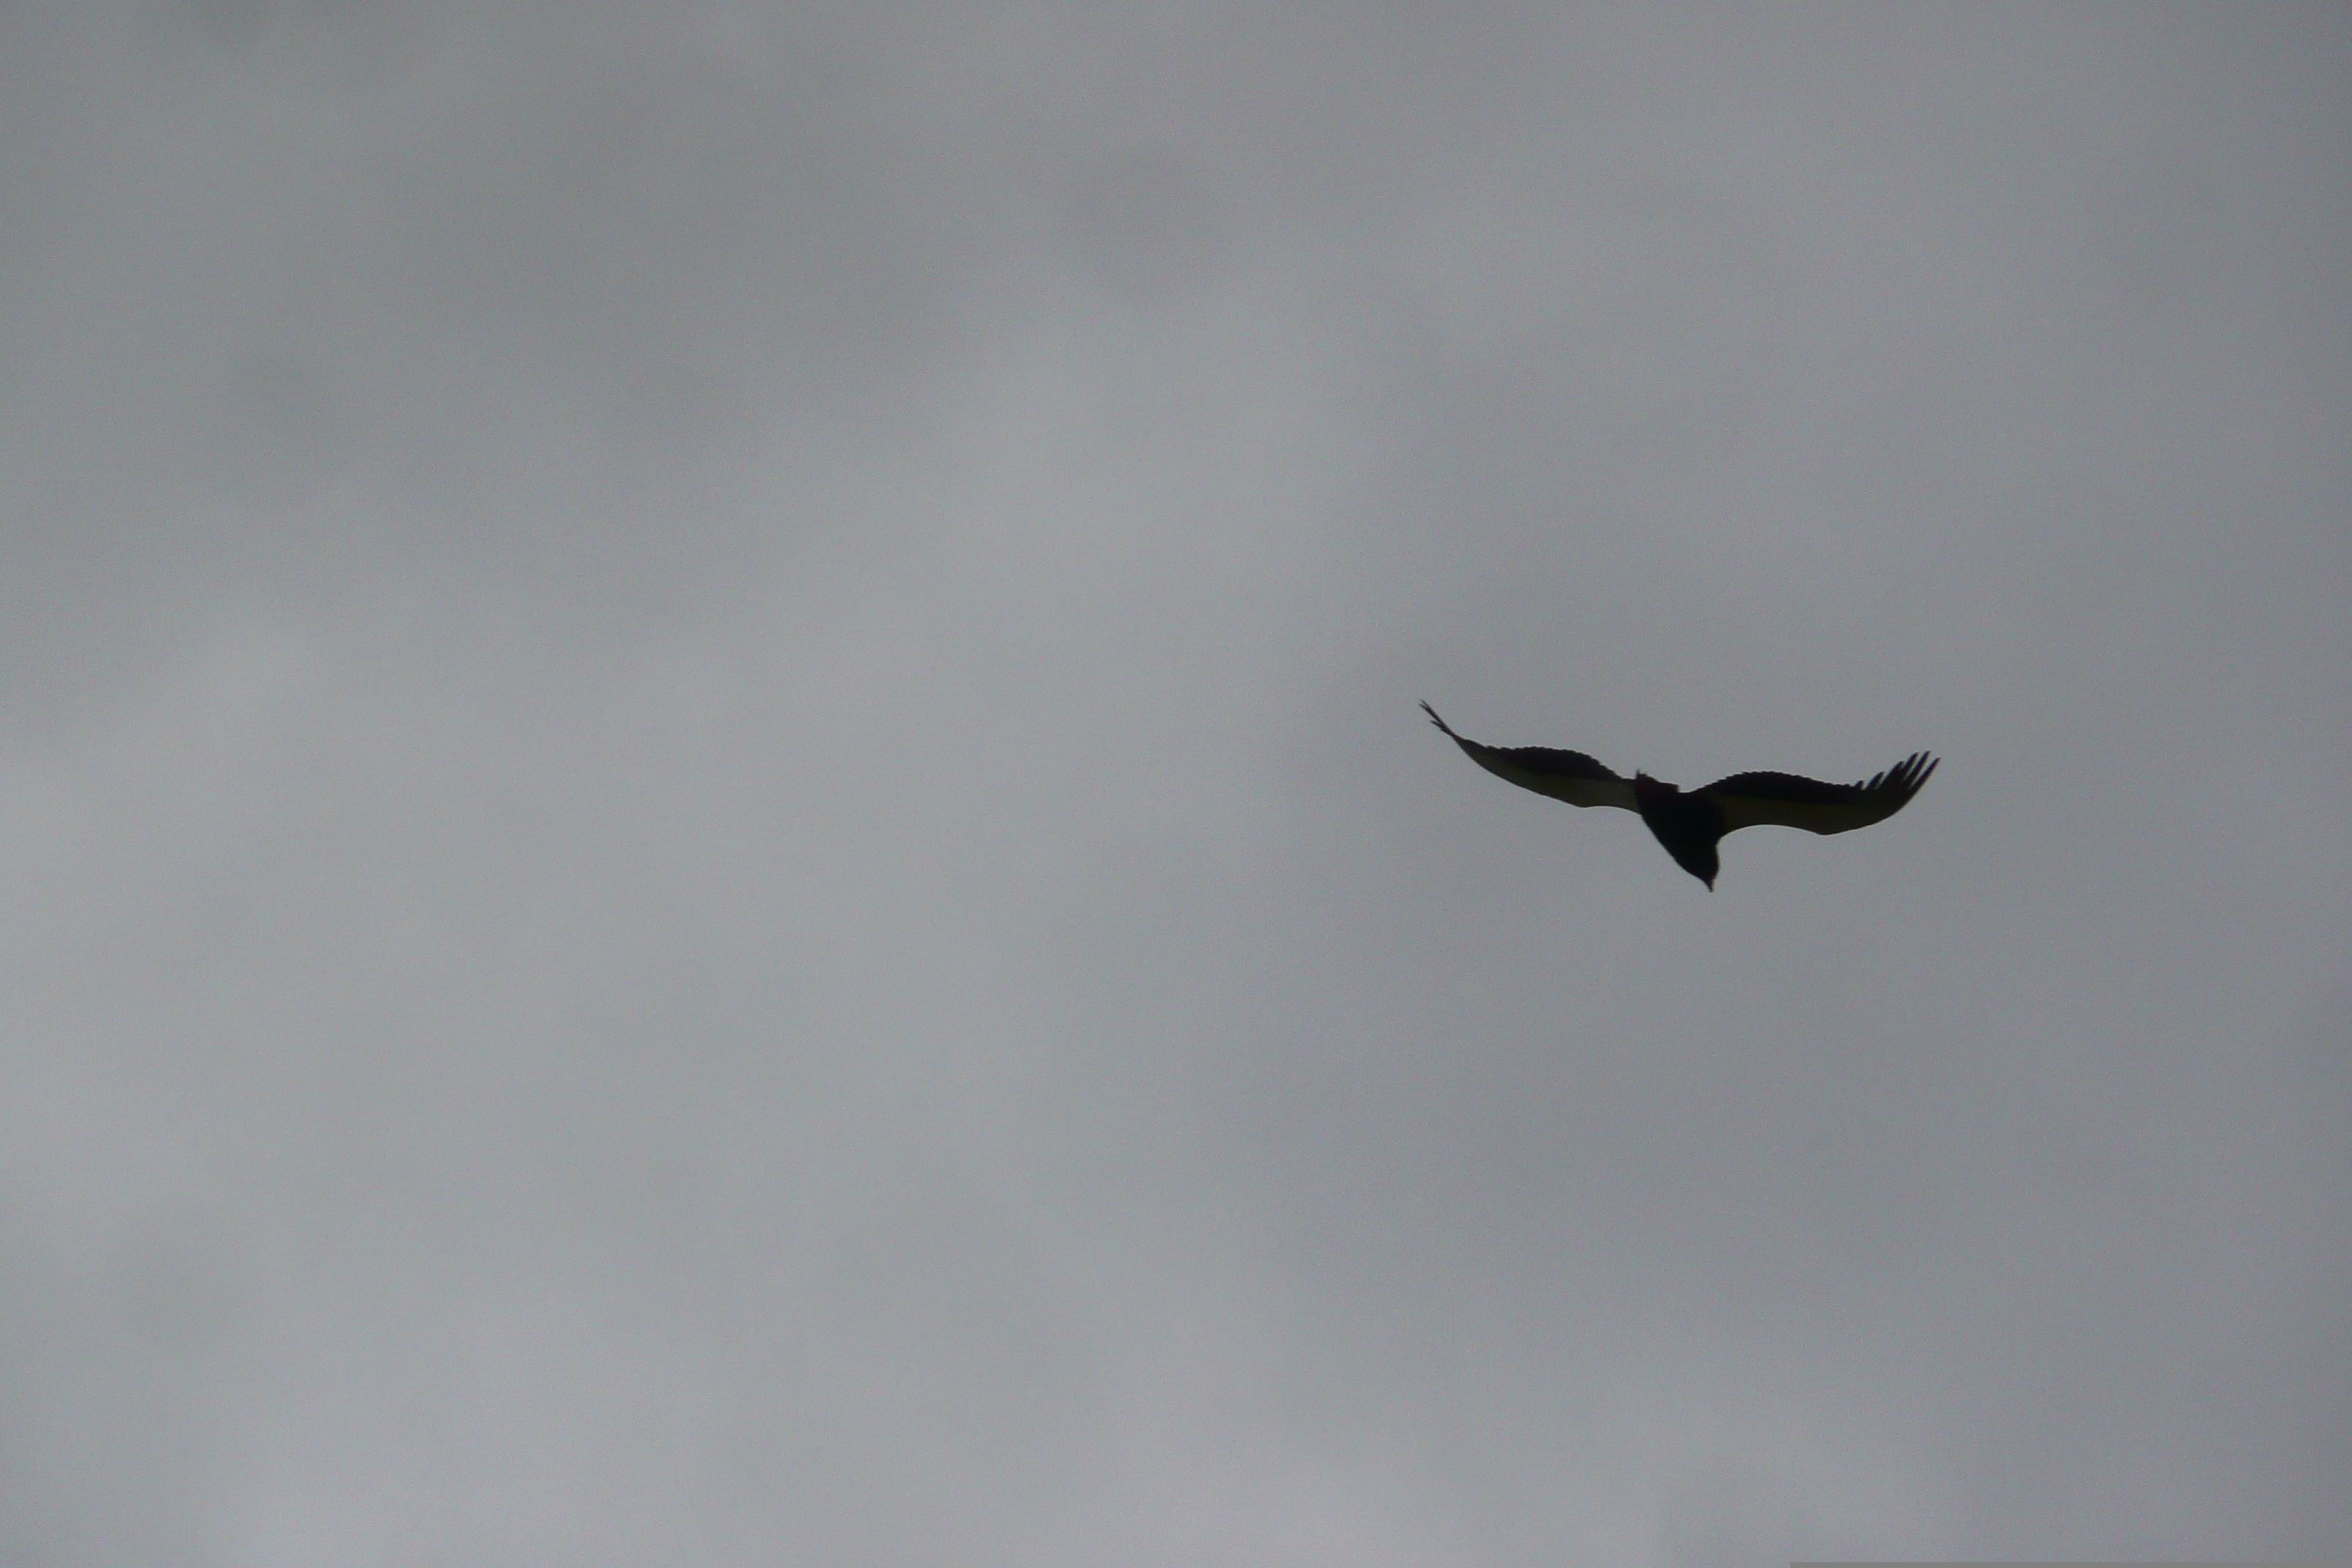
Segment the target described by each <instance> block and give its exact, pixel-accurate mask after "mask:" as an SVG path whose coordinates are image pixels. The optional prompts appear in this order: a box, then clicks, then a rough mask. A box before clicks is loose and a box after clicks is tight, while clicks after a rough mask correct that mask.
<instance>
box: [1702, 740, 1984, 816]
mask: <svg viewBox="0 0 2352 1568" xmlns="http://www.w3.org/2000/svg"><path fill="white" fill-rule="evenodd" d="M1936 763H1937V759H1936V758H1934V757H1931V756H1929V755H1928V754H1927V752H1912V753H1911V755H1909V756H1907V757H1906V758H1904V759H1903V760H1902V761H1901V762H1899V763H1895V765H1894V766H1893V767H1891V768H1889V769H1887V770H1886V771H1885V773H1880V774H1879V775H1878V776H1877V777H1876V778H1874V779H1872V780H1871V781H1870V782H1869V783H1867V784H1822V783H1820V782H1819V781H1817V780H1814V779H1801V778H1799V777H1797V776H1796V775H1795V774H1793V773H1734V774H1732V775H1731V776H1730V777H1729V778H1727V779H1717V780H1716V781H1715V782H1714V783H1713V784H1709V785H1707V786H1706V788H1705V789H1702V790H1695V791H1693V792H1692V793H1693V794H1695V795H1704V796H1706V798H1707V799H1709V800H1711V801H1713V802H1714V803H1715V804H1716V805H1717V808H1718V809H1720V810H1721V811H1722V813H1723V830H1724V831H1725V832H1726V833H1737V832H1738V831H1739V829H1741V828H1743V827H1761V826H1767V825H1771V826H1780V827H1801V828H1803V829H1804V830H1805V831H1806V832H1808V833H1848V832H1851V831H1853V829H1854V828H1857V827H1867V826H1870V825H1871V824H1872V823H1874V822H1884V821H1885V820H1886V819H1887V818H1888V817H1890V816H1894V815H1895V813H1896V812H1898V811H1900V810H1902V809H1903V808H1904V806H1905V805H1908V804H1909V803H1910V799H1911V797H1912V796H1913V795H1917V794H1918V793H1919V786H1920V785H1921V784H1926V783H1927V775H1928V774H1929V773H1934V772H1935V771H1936Z"/></svg>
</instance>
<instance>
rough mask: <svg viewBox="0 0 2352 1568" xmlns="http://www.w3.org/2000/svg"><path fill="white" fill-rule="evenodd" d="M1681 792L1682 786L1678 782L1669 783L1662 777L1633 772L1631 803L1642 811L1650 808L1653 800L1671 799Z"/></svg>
mask: <svg viewBox="0 0 2352 1568" xmlns="http://www.w3.org/2000/svg"><path fill="white" fill-rule="evenodd" d="M1682 793H1683V792H1682V788H1681V786H1680V785H1678V784H1668V783H1667V782H1666V781H1665V780H1664V779H1654V778H1652V777H1651V776H1650V775H1649V774H1647V773H1640V772H1636V773H1634V774H1633V804H1634V805H1638V806H1640V807H1641V808H1642V809H1643V810H1644V811H1647V810H1648V809H1649V808H1650V805H1651V803H1652V802H1653V801H1665V800H1672V799H1673V798H1674V797H1675V796H1676V795H1680V794H1682Z"/></svg>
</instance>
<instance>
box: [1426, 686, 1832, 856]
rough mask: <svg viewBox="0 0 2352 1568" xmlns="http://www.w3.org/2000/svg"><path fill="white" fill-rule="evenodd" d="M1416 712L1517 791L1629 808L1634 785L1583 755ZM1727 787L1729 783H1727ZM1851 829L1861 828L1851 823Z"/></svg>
mask: <svg viewBox="0 0 2352 1568" xmlns="http://www.w3.org/2000/svg"><path fill="white" fill-rule="evenodd" d="M1421 710H1422V711H1423V712H1424V713H1426V714H1428V715H1429V721H1430V722H1431V723H1433V724H1434V725H1436V726H1437V727H1438V728H1439V729H1440V730H1442V731H1444V732H1445V735H1446V738H1447V739H1448V740H1450V741H1452V742H1454V744H1455V745H1457V746H1459V747H1461V748H1462V749H1463V750H1464V751H1465V752H1468V753H1469V754H1470V760H1471V761H1472V762H1474V763H1477V764H1478V765H1479V766H1480V767H1482V768H1484V769H1486V771H1487V772H1488V773H1493V774H1494V775H1495V776H1496V777H1497V778H1504V779H1508V780H1510V781H1511V783H1513V784H1517V785H1518V786H1519V787H1520V788H1521V789H1531V790H1533V791H1535V792H1536V793H1537V794H1538V795H1549V796H1551V798H1552V799H1554V800H1564V801H1566V802H1568V804H1569V805H1613V806H1618V807H1621V808H1622V809H1623V810H1626V811H1633V810H1637V809H1639V808H1638V807H1636V806H1635V805H1633V784H1632V782H1631V781H1630V780H1627V779H1623V778H1621V777H1619V776H1618V775H1617V774H1615V773H1611V772H1610V771H1609V770H1608V769H1607V768H1604V767H1602V766H1601V764H1600V763H1597V762H1595V761H1593V760H1592V759H1591V757H1588V756H1586V755H1585V754H1584V753H1583V752H1556V751H1554V750H1552V749H1551V748H1550V747H1549V746H1482V745H1480V744H1479V743H1478V742H1475V741H1465V740H1464V739H1463V738H1462V737H1461V736H1459V735H1457V734H1455V733H1454V727H1453V726H1452V725H1450V724H1448V723H1447V722H1446V721H1444V720H1443V719H1441V718H1439V717H1438V716H1437V710H1436V709H1434V708H1432V707H1431V706H1430V705H1429V704H1428V703H1426V702H1424V703H1423V704H1422V705H1421ZM1727 782H1728V781H1727ZM1855 826H1861V825H1860V824H1858V823H1857V824H1856V825H1855Z"/></svg>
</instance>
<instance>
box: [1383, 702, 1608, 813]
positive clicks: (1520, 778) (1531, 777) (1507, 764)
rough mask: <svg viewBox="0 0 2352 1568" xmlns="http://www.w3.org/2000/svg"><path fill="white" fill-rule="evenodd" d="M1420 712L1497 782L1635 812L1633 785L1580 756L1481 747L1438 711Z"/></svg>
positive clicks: (1521, 748)
mask: <svg viewBox="0 0 2352 1568" xmlns="http://www.w3.org/2000/svg"><path fill="white" fill-rule="evenodd" d="M1421 710H1422V711H1423V712H1424V713H1426V714H1428V715H1429V721H1430V722H1431V723H1433V724H1434V725H1436V726H1437V727H1438V728H1439V729H1440V730H1443V731H1445V735H1446V738H1447V739H1448V740H1450V741H1452V742H1454V744H1455V745H1457V746H1459V747H1461V748H1462V749H1463V750H1464V751H1465V752H1469V753H1470V760H1471V761H1472V762H1474V763H1477V764H1478V765H1479V766H1480V767H1482V768H1484V769H1486V771H1487V772H1488V773H1493V774H1494V775H1495V776H1496V778H1503V779H1508V780H1510V781H1511V783H1513V784H1517V785H1518V786H1519V787H1520V788H1521V789H1531V790H1533V791H1535V792H1536V793H1537V794H1538V795H1549V796H1551V798H1552V799H1554V800H1564V801H1566V802H1568V804H1569V805H1614V806H1619V807H1622V809H1624V810H1626V811H1633V810H1637V809H1639V808H1638V807H1636V806H1635V805H1633V784H1632V783H1631V782H1630V781H1629V780H1626V779H1622V778H1620V777H1618V776H1617V775H1616V774H1615V773H1611V772H1610V771H1609V770H1608V769H1607V768H1604V767H1602V766H1601V764H1600V763H1597V762H1594V761H1593V760H1592V759H1591V757H1588V756H1586V755H1585V754H1584V753H1583V752H1556V751H1554V750H1552V749H1551V748H1550V747H1549V746H1482V745H1480V744H1479V743H1478V742H1475V741H1465V740H1464V739H1463V738H1462V737H1461V736H1459V735H1457V734H1455V733H1454V727H1453V726H1452V725H1451V724H1448V723H1447V722H1446V721H1444V720H1443V719H1441V718H1439V717H1438V716H1437V710H1436V709H1434V708H1432V707H1431V706H1430V705H1429V704H1428V703H1426V702H1424V703H1423V704H1422V705H1421Z"/></svg>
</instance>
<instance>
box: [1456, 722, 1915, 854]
mask: <svg viewBox="0 0 2352 1568" xmlns="http://www.w3.org/2000/svg"><path fill="white" fill-rule="evenodd" d="M1421 710H1422V711H1423V712H1424V713H1426V714H1428V715H1429V721H1430V722H1431V723H1433V724H1434V725H1436V726H1437V727H1438V729H1439V730H1440V731H1443V732H1444V735H1445V737H1446V739H1448V740H1450V741H1452V742H1454V744H1455V745H1457V746H1459V747H1461V748H1462V749H1463V751H1465V752H1467V753H1468V754H1469V757H1470V760H1471V761H1472V762H1474V763H1477V764H1478V765H1479V766H1480V767H1482V768H1484V769H1486V771H1487V772H1488V773H1493V774H1494V775H1496V777H1497V778H1504V779H1508V780H1509V781H1510V782H1511V783H1513V784H1517V785H1518V786H1519V787H1520V788H1521V789H1531V790H1533V791H1535V792H1536V794H1538V795H1549V796H1551V798H1552V799H1554V800H1564V801H1566V802H1568V804H1569V805H1613V806H1616V807H1617V808H1618V809H1619V810H1621V811H1630V812H1633V813H1635V814H1636V815H1638V816H1640V817H1641V819H1642V820H1643V822H1644V823H1645V824H1647V825H1648V826H1649V829H1650V831H1651V832H1652V833H1654V834H1655V835H1656V836H1657V839H1658V842H1659V843H1660V844H1662V845H1664V846H1665V850H1666V853H1667V854H1669V855H1671V856H1673V857H1674V858H1675V865H1677V866H1680V867H1681V868H1683V869H1684V870H1685V871H1688V872H1689V873H1690V874H1691V875H1692V876H1694V877H1696V878H1697V879H1699V880H1700V881H1702V882H1705V883H1706V890H1707V891H1708V892H1710V893H1711V892H1713V891H1715V879H1716V878H1717V875H1718V874H1720V872H1721V871H1722V868H1723V866H1722V859H1721V858H1720V857H1719V856H1718V855H1717V850H1716V846H1717V845H1718V844H1720V843H1721V842H1722V841H1723V837H1724V835H1725V834H1727V833H1737V832H1738V831H1739V830H1740V829H1741V828H1743V827H1763V826H1781V827H1801V828H1803V829H1804V830H1805V831H1806V832H1808V833H1851V832H1852V831H1853V829H1855V828H1857V827H1868V826H1870V825H1871V824H1872V823H1874V822H1884V821H1885V820H1886V819H1887V818H1888V817H1890V816H1894V815H1895V813H1896V812H1898V811H1900V810H1902V809H1903V808H1904V807H1905V806H1906V805H1909V804H1910V801H1911V797H1912V796H1913V795H1917V794H1918V793H1919V786H1920V785H1921V784H1926V783H1927V775H1928V774H1929V773H1934V772H1935V771H1936V764H1937V762H1938V761H1939V760H1940V759H1938V758H1937V757H1933V756H1930V755H1929V754H1928V753H1927V752H1912V753H1911V754H1910V755H1909V756H1907V757H1906V758H1904V759H1903V760H1902V761H1901V762H1899V763H1895V765H1894V766H1893V767H1891V768H1888V769H1887V770H1886V771H1885V773H1879V774H1877V775H1876V776H1875V777H1873V778H1871V779H1868V780H1866V781H1864V782H1863V783H1860V784H1822V782H1821V781H1820V780H1818V779H1808V778H1800V777H1798V776H1797V775H1796V774H1794V773H1734V774H1732V775H1731V776H1730V777H1729V778H1722V779H1717V780H1716V781H1715V782H1714V783H1713V784H1708V785H1707V786H1706V787H1705V788H1704V789H1694V790H1685V789H1682V788H1679V787H1677V786H1676V785H1674V784H1668V783H1666V782H1665V781H1664V780H1663V779H1654V778H1652V777H1651V776H1650V775H1649V774H1647V773H1640V772H1636V773H1634V774H1633V777H1632V778H1630V779H1629V778H1625V777H1623V776H1622V775H1621V774H1619V773H1612V772H1611V771H1610V770H1609V769H1608V768H1605V767H1603V766H1602V765H1601V763H1598V762H1596V761H1594V760H1593V759H1592V758H1591V757H1588V756H1586V755H1585V754H1584V753H1583V752H1561V751H1554V750H1553V749H1552V748H1551V747H1549V746H1484V745H1480V744H1479V743H1478V742H1475V741H1473V740H1468V739H1465V737H1463V736H1461V735H1457V734H1455V733H1454V726H1452V725H1451V724H1448V723H1447V722H1446V721H1444V720H1443V719H1441V718H1439V717H1438V716H1437V710H1436V709H1434V708H1432V707H1431V706H1430V705H1429V704H1428V703H1426V702H1423V704H1422V705H1421Z"/></svg>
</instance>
